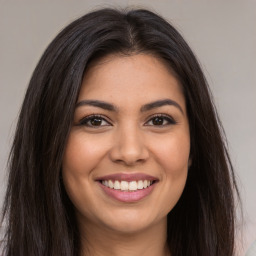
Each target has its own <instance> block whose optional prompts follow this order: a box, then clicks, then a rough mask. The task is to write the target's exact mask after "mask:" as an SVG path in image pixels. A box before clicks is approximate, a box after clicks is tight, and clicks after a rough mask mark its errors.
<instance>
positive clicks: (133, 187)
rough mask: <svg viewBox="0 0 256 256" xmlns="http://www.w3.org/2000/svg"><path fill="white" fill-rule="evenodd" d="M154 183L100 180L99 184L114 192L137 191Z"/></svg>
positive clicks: (146, 181) (149, 181)
mask: <svg viewBox="0 0 256 256" xmlns="http://www.w3.org/2000/svg"><path fill="white" fill-rule="evenodd" d="M153 182H154V181H152V180H138V181H125V180H122V181H118V180H115V181H112V180H102V181H101V183H102V184H103V185H104V186H106V187H108V188H112V189H115V190H121V191H137V190H139V189H140V190H141V189H145V188H147V187H149V186H151V185H152V184H153Z"/></svg>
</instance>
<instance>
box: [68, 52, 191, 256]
mask: <svg viewBox="0 0 256 256" xmlns="http://www.w3.org/2000/svg"><path fill="white" fill-rule="evenodd" d="M189 164H190V135H189V124H188V118H187V113H186V104H185V98H184V95H183V93H182V90H181V86H180V84H179V82H178V81H177V79H176V78H175V77H174V76H173V75H172V73H171V72H170V70H168V69H167V67H166V66H165V65H164V64H163V62H162V61H160V60H159V59H157V58H156V57H153V56H150V55H144V54H139V55H133V56H129V57H123V56H117V55H114V56H113V55H112V56H107V57H106V58H105V59H103V60H101V61H100V62H98V63H94V64H93V65H92V66H91V67H90V68H89V69H88V71H87V72H86V74H85V77H84V80H83V83H82V88H81V91H80V94H79V98H78V102H77V108H76V110H75V113H74V126H73V128H72V130H71V132H70V135H69V139H68V143H67V147H66V151H65V155H64V159H63V180H64V185H65V188H66V191H67V193H68V195H69V197H70V199H71V201H72V202H73V204H74V206H75V209H76V214H77V220H78V223H79V228H80V233H81V241H82V247H83V250H82V251H83V252H82V253H81V256H83V255H88V254H89V255H92V256H98V255H103V256H108V255H111V256H126V255H129V256H130V255H133V256H136V255H138V256H142V255H147V256H167V255H170V254H169V251H168V249H167V244H166V238H167V237H166V230H167V224H166V223H167V214H168V213H169V212H170V211H171V210H172V209H173V207H174V206H175V204H176V203H177V201H178V200H179V198H180V196H181V194H182V191H183V189H184V186H185V183H186V179H187V172H188V166H189ZM111 175H112V176H111ZM131 175H133V176H132V177H135V178H134V182H135V183H136V185H135V188H134V187H130V186H131V184H130V182H131V179H130V178H131ZM108 177H112V178H108ZM113 177H114V178H113ZM115 177H117V178H115ZM136 177H138V178H136ZM141 177H142V178H141ZM148 177H150V178H148ZM140 179H142V180H146V185H145V184H144V186H145V187H143V188H139V186H140V185H139V183H140V182H141V181H140ZM116 181H117V183H118V184H117V185H118V186H121V185H122V184H126V183H127V184H129V189H125V188H123V187H122V188H118V186H117V187H114V188H113V184H112V187H111V185H110V184H111V182H112V183H114V182H116ZM123 182H124V183H123ZM147 182H148V183H147ZM120 184H121V185H120ZM122 189H123V190H122ZM125 193H126V195H128V196H124V195H125ZM134 195H138V196H134Z"/></svg>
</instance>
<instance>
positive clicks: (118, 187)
mask: <svg viewBox="0 0 256 256" xmlns="http://www.w3.org/2000/svg"><path fill="white" fill-rule="evenodd" d="M114 189H121V187H120V182H119V181H118V180H116V181H115V182H114Z"/></svg>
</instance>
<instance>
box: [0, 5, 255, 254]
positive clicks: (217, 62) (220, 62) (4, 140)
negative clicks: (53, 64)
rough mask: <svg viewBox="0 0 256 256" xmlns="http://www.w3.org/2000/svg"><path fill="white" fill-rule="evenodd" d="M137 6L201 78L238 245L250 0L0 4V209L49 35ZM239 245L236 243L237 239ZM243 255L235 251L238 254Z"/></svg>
mask: <svg viewBox="0 0 256 256" xmlns="http://www.w3.org/2000/svg"><path fill="white" fill-rule="evenodd" d="M111 6H115V7H116V6H119V7H126V6H130V7H131V6H132V7H144V8H149V9H151V10H153V11H156V12H158V13H159V14H161V15H163V16H164V17H165V18H166V19H167V20H169V21H170V22H171V23H172V24H173V25H174V26H175V27H176V28H177V29H178V30H179V31H180V32H181V34H182V35H183V36H184V38H185V39H186V40H187V42H188V43H189V45H190V46H191V48H192V49H193V50H194V52H195V54H196V55H197V56H198V58H199V61H200V63H201V65H202V68H203V70H204V72H205V74H206V76H207V78H208V82H209V84H210V87H211V89H212V91H213V95H214V98H215V102H216V105H217V109H218V111H219V114H220V117H221V119H222V122H223V125H224V128H225V131H226V135H227V139H228V142H229V149H230V153H231V157H232V160H233V163H234V166H235V170H236V174H237V178H238V183H239V188H240V191H241V194H242V200H243V209H244V214H245V219H244V220H245V221H244V224H243V225H242V223H241V222H239V227H238V230H241V229H242V227H243V238H244V248H247V247H248V246H249V244H251V243H252V242H253V241H254V240H255V239H256V200H255V197H256V154H255V153H256V1H253V0H252V1H249V0H246V1H244V0H240V1H234V0H233V1H224V0H222V1H221V0H219V1H210V0H208V1H207V0H205V1H203V0H197V1H191V0H187V1H182V0H177V1H171V0H156V1H153V0H152V1H146V0H144V1H143V0H141V1H139V0H137V1H125V0H123V1H121V0H119V1H100V0H98V1H81V0H80V1H78V0H77V1H71V0H58V1H54V0H52V1H50V0H45V1H35V0H30V1H29V0H24V1H18V0H16V1H14V0H5V1H3V0H0V109H1V111H0V112H1V122H0V204H2V201H3V197H4V191H5V186H6V161H7V157H8V152H9V150H10V145H11V142H12V137H13V133H14V130H15V124H16V121H17V117H18V112H19V109H20V106H21V103H22V100H23V97H24V93H25V90H26V87H27V85H28V82H29V79H30V76H31V74H32V72H33V69H34V68H35V66H36V64H37V62H38V60H39V58H40V56H41V55H42V53H43V51H44V49H45V48H46V47H47V45H48V44H49V43H50V41H51V40H52V39H53V38H54V37H55V36H56V34H57V33H58V32H59V31H60V30H61V29H62V28H63V27H64V26H66V25H67V24H69V23H70V22H71V21H72V20H74V19H75V18H77V17H79V16H81V15H83V14H85V13H87V12H89V11H92V10H94V9H96V8H99V7H111ZM238 244H239V245H240V244H241V239H240V238H239V239H238ZM243 252H244V250H243V249H242V251H241V255H243Z"/></svg>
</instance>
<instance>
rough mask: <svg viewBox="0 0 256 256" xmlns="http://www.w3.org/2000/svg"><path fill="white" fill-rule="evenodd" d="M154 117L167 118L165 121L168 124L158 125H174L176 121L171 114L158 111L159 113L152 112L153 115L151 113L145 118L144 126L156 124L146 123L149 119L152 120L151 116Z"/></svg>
mask: <svg viewBox="0 0 256 256" xmlns="http://www.w3.org/2000/svg"><path fill="white" fill-rule="evenodd" d="M155 117H161V118H165V119H167V121H168V122H169V123H168V124H165V125H159V127H160V126H162V127H163V126H167V125H174V124H177V121H176V120H175V119H174V118H173V117H172V116H170V115H168V114H163V113H159V114H153V115H151V116H150V117H149V118H148V119H147V121H146V123H145V125H146V126H157V125H147V123H148V122H149V121H151V120H152V119H153V118H155Z"/></svg>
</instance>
